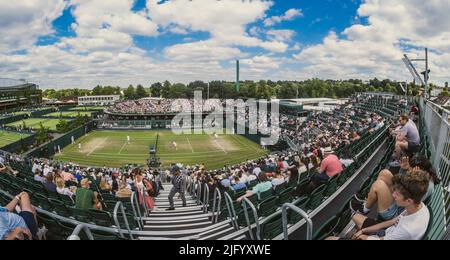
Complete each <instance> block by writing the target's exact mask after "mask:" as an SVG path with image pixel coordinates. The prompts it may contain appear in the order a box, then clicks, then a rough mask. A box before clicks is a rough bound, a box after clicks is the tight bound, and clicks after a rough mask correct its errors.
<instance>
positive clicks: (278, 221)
mask: <svg viewBox="0 0 450 260" xmlns="http://www.w3.org/2000/svg"><path fill="white" fill-rule="evenodd" d="M261 233H262V239H264V240H272V239H274V238H275V237H276V236H278V235H280V234H282V233H283V220H282V218H281V214H280V216H278V217H276V218H274V219H272V220H270V221H269V222H267V223H263V224H262V225H261Z"/></svg>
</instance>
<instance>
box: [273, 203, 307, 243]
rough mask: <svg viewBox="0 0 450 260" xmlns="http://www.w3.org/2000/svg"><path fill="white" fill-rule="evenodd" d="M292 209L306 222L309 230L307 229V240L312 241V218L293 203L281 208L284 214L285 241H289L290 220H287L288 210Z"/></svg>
mask: <svg viewBox="0 0 450 260" xmlns="http://www.w3.org/2000/svg"><path fill="white" fill-rule="evenodd" d="M288 208H289V209H291V210H293V211H295V212H297V213H298V214H299V215H300V216H302V217H303V218H304V219H305V220H306V224H307V229H306V240H312V230H313V223H312V220H311V218H310V217H309V216H308V214H306V212H305V211H303V210H302V209H301V208H299V207H297V206H295V205H294V204H291V203H286V204H284V205H283V206H282V207H281V212H282V219H283V235H284V240H289V234H288V228H287V225H288V220H287V209H288Z"/></svg>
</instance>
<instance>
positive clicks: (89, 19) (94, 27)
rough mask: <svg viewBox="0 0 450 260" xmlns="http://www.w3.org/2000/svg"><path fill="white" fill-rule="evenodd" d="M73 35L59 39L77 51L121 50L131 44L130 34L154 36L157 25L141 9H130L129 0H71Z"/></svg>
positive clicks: (131, 5)
mask: <svg viewBox="0 0 450 260" xmlns="http://www.w3.org/2000/svg"><path fill="white" fill-rule="evenodd" d="M70 4H71V5H72V6H73V7H74V8H73V11H72V13H73V16H74V18H75V20H76V23H75V24H73V25H72V29H74V31H75V33H76V35H77V37H73V38H65V39H62V42H63V44H65V45H66V46H68V47H72V48H73V49H74V50H75V51H77V52H89V51H98V50H109V51H124V50H127V49H129V48H130V47H132V45H133V39H132V37H131V36H132V35H144V36H156V35H158V26H157V24H155V23H154V22H152V21H151V19H150V18H149V17H148V14H147V13H146V12H145V11H141V12H138V13H135V12H133V11H131V8H132V7H133V4H134V1H133V0H108V1H103V0H71V2H70Z"/></svg>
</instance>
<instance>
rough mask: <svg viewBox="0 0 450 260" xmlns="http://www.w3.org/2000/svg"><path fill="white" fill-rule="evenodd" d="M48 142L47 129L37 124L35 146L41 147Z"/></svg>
mask: <svg viewBox="0 0 450 260" xmlns="http://www.w3.org/2000/svg"><path fill="white" fill-rule="evenodd" d="M48 140H50V137H49V128H47V127H44V125H43V124H42V122H41V123H40V124H39V128H38V129H37V131H36V142H37V145H38V146H39V145H41V144H43V143H46V142H47V141H48Z"/></svg>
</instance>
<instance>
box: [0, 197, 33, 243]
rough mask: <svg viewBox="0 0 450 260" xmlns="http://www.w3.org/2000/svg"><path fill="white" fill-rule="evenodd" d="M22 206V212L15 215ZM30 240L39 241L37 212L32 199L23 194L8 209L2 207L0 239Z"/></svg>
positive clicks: (0, 211)
mask: <svg viewBox="0 0 450 260" xmlns="http://www.w3.org/2000/svg"><path fill="white" fill-rule="evenodd" d="M18 204H19V205H20V210H21V212H20V213H19V214H15V213H13V212H14V210H15V208H16V206H17V205H18ZM25 236H26V238H27V239H29V240H33V239H38V226H37V221H36V211H35V209H34V208H33V206H32V205H31V202H30V197H29V196H28V194H27V193H26V192H22V193H20V194H19V195H17V196H16V197H14V199H13V200H12V201H11V202H10V203H9V204H8V205H6V207H4V208H3V207H0V239H1V240H24V239H25Z"/></svg>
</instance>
